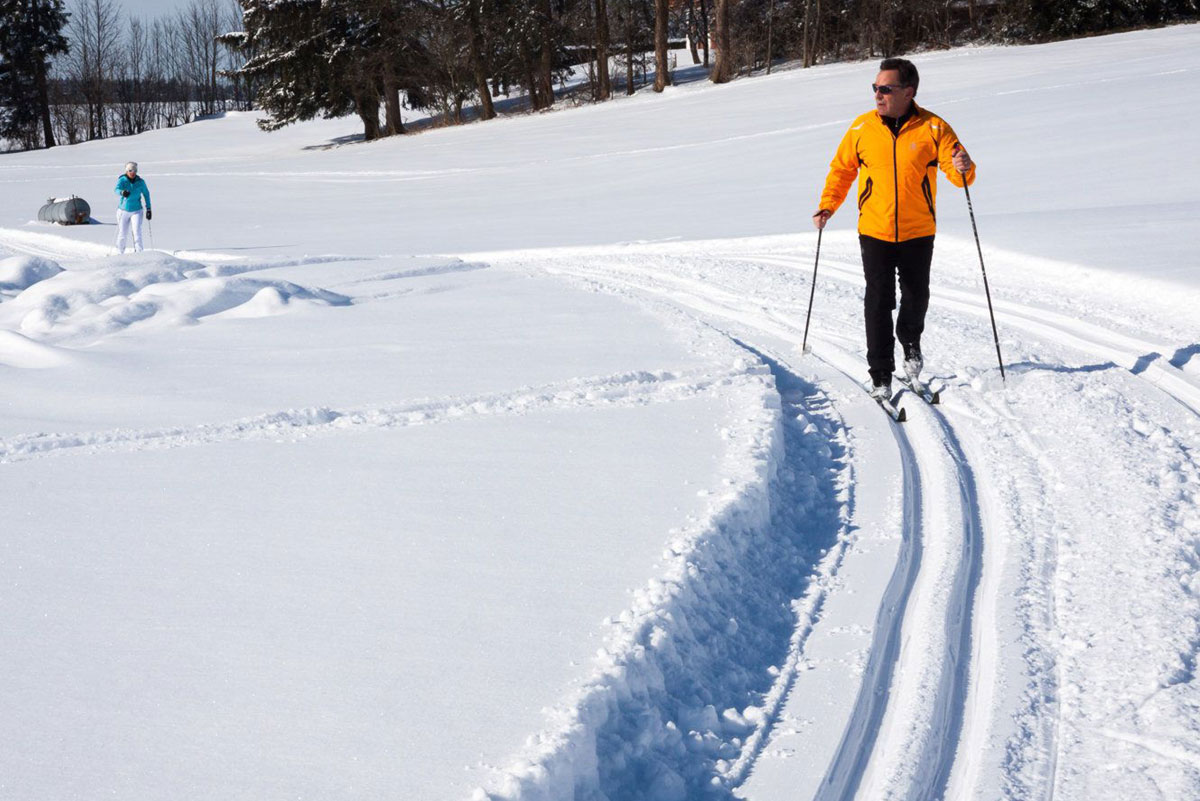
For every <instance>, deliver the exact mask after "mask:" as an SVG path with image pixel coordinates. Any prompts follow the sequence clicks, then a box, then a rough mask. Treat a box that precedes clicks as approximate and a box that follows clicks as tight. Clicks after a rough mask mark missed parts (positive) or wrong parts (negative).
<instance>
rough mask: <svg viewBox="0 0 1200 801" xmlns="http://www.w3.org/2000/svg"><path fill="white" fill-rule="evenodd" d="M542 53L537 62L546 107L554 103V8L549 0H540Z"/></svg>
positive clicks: (538, 76)
mask: <svg viewBox="0 0 1200 801" xmlns="http://www.w3.org/2000/svg"><path fill="white" fill-rule="evenodd" d="M541 5H542V26H543V27H542V53H541V58H540V59H539V63H538V75H537V78H538V81H540V82H541V94H542V102H543V103H544V104H545V107H546V108H550V106H553V105H554V9H553V7H552V6H551V4H550V0H542V4H541Z"/></svg>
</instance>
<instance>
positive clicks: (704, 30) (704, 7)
mask: <svg viewBox="0 0 1200 801" xmlns="http://www.w3.org/2000/svg"><path fill="white" fill-rule="evenodd" d="M709 38H710V37H709V30H708V0H700V42H701V43H702V46H703V48H704V66H706V67H707V66H708V62H709V58H708V40H709Z"/></svg>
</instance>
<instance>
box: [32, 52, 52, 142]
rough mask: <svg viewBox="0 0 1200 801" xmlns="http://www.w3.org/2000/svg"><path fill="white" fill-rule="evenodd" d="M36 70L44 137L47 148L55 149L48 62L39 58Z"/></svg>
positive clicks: (39, 109) (38, 100)
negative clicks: (47, 79)
mask: <svg viewBox="0 0 1200 801" xmlns="http://www.w3.org/2000/svg"><path fill="white" fill-rule="evenodd" d="M34 69H35V70H36V71H37V78H36V80H37V102H38V111H39V112H40V114H41V117H42V136H43V138H45V140H46V147H54V121H53V120H52V119H50V87H49V86H48V85H47V82H46V62H45V61H42V60H41V58H40V57H39V58H38V62H37V65H36V66H35V67H34Z"/></svg>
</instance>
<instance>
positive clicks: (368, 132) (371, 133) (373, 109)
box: [354, 89, 379, 142]
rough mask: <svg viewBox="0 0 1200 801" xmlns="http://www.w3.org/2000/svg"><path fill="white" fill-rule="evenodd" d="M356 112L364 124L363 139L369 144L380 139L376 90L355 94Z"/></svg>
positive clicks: (364, 90)
mask: <svg viewBox="0 0 1200 801" xmlns="http://www.w3.org/2000/svg"><path fill="white" fill-rule="evenodd" d="M354 110H355V111H357V112H358V117H359V119H361V120H362V123H363V138H365V139H366V140H367V141H368V142H370V141H372V140H375V139H378V138H379V96H378V95H377V94H376V90H374V89H360V90H359V91H358V92H356V93H355V94H354Z"/></svg>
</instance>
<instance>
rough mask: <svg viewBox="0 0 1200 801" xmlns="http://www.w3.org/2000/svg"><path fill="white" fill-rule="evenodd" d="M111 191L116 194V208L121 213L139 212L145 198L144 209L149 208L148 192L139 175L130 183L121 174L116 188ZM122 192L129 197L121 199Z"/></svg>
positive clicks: (127, 177)
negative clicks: (126, 193)
mask: <svg viewBox="0 0 1200 801" xmlns="http://www.w3.org/2000/svg"><path fill="white" fill-rule="evenodd" d="M113 191H114V192H116V194H117V208H119V209H120V210H121V211H141V210H142V198H143V197H145V198H146V208H147V209H148V208H150V190H149V189H147V188H146V182H145V181H143V180H142V176H140V175H138V176H136V177H135V178H134V179H133V180H132V181H131V180H129V176H128V175H126V174H125V173H121V177H120V178H118V179H117V188H116V189H114V190H113ZM122 192H128V193H129V197H122V196H121V193H122Z"/></svg>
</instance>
